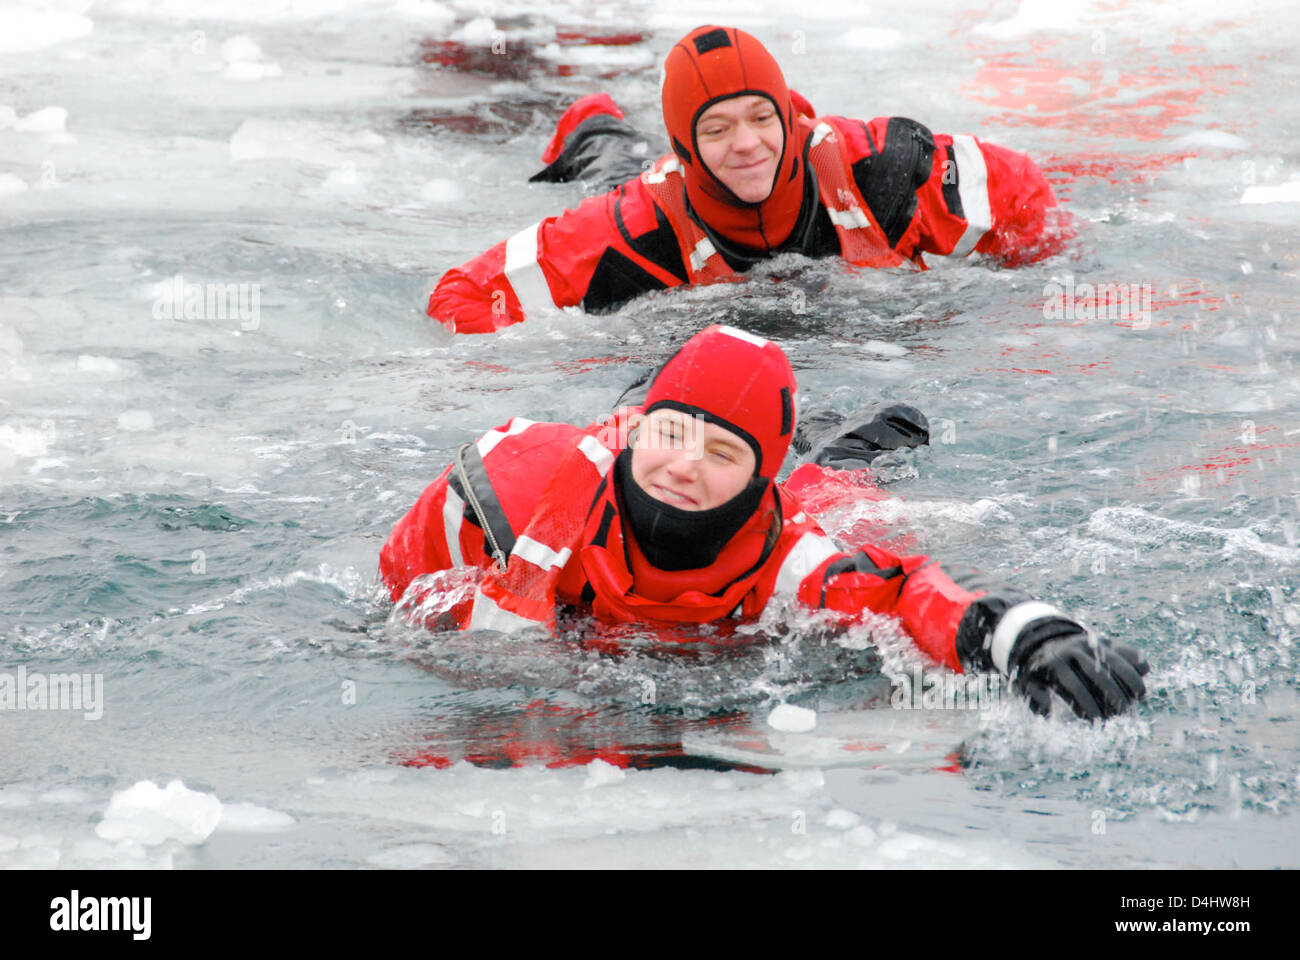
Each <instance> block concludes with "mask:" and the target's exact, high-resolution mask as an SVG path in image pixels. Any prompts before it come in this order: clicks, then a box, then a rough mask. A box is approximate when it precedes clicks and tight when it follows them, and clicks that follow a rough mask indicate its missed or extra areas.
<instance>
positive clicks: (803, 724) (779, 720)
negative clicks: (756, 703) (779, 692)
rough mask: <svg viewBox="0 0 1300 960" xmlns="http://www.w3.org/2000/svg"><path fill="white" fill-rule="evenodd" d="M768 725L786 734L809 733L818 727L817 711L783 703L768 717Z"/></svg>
mask: <svg viewBox="0 0 1300 960" xmlns="http://www.w3.org/2000/svg"><path fill="white" fill-rule="evenodd" d="M767 725H768V726H769V727H771V728H772V729H773V730H781V731H783V732H785V733H807V732H808V731H809V730H811V729H812V728H813V727H815V726H817V711H816V710H809V709H808V708H807V707H796V706H795V705H794V704H793V703H783V704H780V705H779V706H778V707H777V708H776V709H775V710H773V711H772V712H771V713H769V714H768V715H767Z"/></svg>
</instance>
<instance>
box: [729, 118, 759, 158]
mask: <svg viewBox="0 0 1300 960" xmlns="http://www.w3.org/2000/svg"><path fill="white" fill-rule="evenodd" d="M758 144H759V136H758V131H757V130H755V129H754V128H753V127H751V126H750V125H749V123H747V122H746V121H744V120H742V121H740V123H738V124H736V135H735V137H734V138H733V139H732V141H731V149H732V150H734V151H735V152H736V153H748V152H749V151H750V150H753V149H754V148H755V147H757V146H758Z"/></svg>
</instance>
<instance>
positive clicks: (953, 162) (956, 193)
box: [943, 143, 966, 220]
mask: <svg viewBox="0 0 1300 960" xmlns="http://www.w3.org/2000/svg"><path fill="white" fill-rule="evenodd" d="M945 149H946V150H947V151H948V165H947V166H946V167H944V168H943V169H944V175H943V202H944V203H945V204H947V206H948V212H949V213H951V214H952V215H953V216H954V217H961V218H962V219H963V220H965V219H966V210H965V209H964V208H963V207H962V205H961V191H960V190H959V189H958V178H959V177H960V176H961V171H960V170H958V169H957V155H956V154H955V153H953V152H952V144H951V143H950V144H948V146H947V147H946V148H945Z"/></svg>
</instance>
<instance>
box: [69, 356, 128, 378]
mask: <svg viewBox="0 0 1300 960" xmlns="http://www.w3.org/2000/svg"><path fill="white" fill-rule="evenodd" d="M77 372H78V373H103V374H109V375H114V374H119V373H121V372H122V368H121V367H120V366H118V363H117V361H116V360H113V359H112V358H111V357H96V356H93V355H91V354H89V353H83V354H81V355H79V356H78V357H77Z"/></svg>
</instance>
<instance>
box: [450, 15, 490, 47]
mask: <svg viewBox="0 0 1300 960" xmlns="http://www.w3.org/2000/svg"><path fill="white" fill-rule="evenodd" d="M496 35H497V25H496V24H495V23H493V22H492V18H491V17H475V18H474V19H473V20H471V21H469V23H467V24H465V26H463V27H461V28H460V29H459V30H457V31H456V32H455V33H453V34H452V35H451V36H452V39H453V40H459V41H460V42H461V43H468V44H471V45H473V46H478V47H486V46H490V45H491V43H492V40H493V38H494V37H495V36H496Z"/></svg>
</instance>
